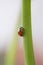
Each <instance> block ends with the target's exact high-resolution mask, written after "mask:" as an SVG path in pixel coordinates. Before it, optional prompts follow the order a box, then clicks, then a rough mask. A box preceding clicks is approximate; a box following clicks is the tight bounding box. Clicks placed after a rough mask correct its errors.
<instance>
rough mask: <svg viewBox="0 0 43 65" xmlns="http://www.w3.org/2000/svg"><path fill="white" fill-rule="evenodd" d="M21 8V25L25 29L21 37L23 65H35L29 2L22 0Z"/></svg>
mask: <svg viewBox="0 0 43 65" xmlns="http://www.w3.org/2000/svg"><path fill="white" fill-rule="evenodd" d="M22 7H23V24H22V25H23V28H24V29H25V35H24V37H23V43H24V58H25V59H24V60H25V65H35V63H34V53H33V45H32V30H31V0H23V6H22Z"/></svg>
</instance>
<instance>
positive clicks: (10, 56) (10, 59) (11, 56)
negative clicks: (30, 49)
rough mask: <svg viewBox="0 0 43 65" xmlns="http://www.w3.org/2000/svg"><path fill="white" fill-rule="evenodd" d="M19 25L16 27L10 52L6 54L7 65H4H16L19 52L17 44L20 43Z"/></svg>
mask: <svg viewBox="0 0 43 65" xmlns="http://www.w3.org/2000/svg"><path fill="white" fill-rule="evenodd" d="M19 23H20V22H18V23H17V25H16V29H15V33H14V37H13V38H12V41H11V45H10V47H9V50H8V51H7V53H6V57H5V64H4V65H15V59H16V50H17V43H18V34H17V32H18V26H19Z"/></svg>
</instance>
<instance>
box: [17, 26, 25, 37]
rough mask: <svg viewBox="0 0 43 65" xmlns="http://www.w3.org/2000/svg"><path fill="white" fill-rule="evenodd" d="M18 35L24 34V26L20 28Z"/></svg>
mask: <svg viewBox="0 0 43 65" xmlns="http://www.w3.org/2000/svg"><path fill="white" fill-rule="evenodd" d="M18 35H19V36H24V28H23V27H20V28H19V31H18Z"/></svg>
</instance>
